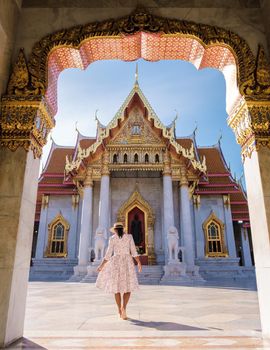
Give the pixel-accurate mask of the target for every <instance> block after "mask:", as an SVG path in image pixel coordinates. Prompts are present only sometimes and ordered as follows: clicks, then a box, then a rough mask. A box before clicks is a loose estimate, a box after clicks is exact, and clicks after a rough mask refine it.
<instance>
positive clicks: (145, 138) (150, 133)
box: [109, 107, 163, 145]
mask: <svg viewBox="0 0 270 350" xmlns="http://www.w3.org/2000/svg"><path fill="white" fill-rule="evenodd" d="M134 143H135V144H161V143H162V144H163V141H162V140H161V139H160V138H159V137H158V136H157V134H156V133H155V132H154V130H153V129H152V127H151V126H150V124H149V122H147V121H146V120H145V118H144V116H143V112H142V110H141V109H140V108H138V107H134V108H133V109H132V110H131V111H130V113H129V116H128V118H127V120H126V121H125V122H124V125H123V126H122V127H121V129H120V130H119V131H118V133H117V134H116V135H115V136H114V138H113V139H112V140H111V142H110V143H109V144H110V145H127V144H134Z"/></svg>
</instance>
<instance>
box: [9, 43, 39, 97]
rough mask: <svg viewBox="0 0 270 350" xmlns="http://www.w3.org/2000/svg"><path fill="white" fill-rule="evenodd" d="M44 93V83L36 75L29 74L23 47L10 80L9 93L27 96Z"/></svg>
mask: <svg viewBox="0 0 270 350" xmlns="http://www.w3.org/2000/svg"><path fill="white" fill-rule="evenodd" d="M44 93H45V89H44V85H43V84H42V83H41V82H39V81H38V79H37V78H36V77H35V76H31V74H29V70H28V65H27V61H26V58H25V54H24V49H23V48H21V49H20V51H19V54H18V58H17V61H16V63H15V65H14V67H13V70H12V73H11V76H10V79H9V82H8V87H7V94H8V95H17V96H25V95H42V94H44Z"/></svg>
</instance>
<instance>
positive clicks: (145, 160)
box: [144, 153, 149, 163]
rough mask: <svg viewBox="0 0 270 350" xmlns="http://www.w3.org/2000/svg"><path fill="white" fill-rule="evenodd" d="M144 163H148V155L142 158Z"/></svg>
mask: <svg viewBox="0 0 270 350" xmlns="http://www.w3.org/2000/svg"><path fill="white" fill-rule="evenodd" d="M144 162H145V163H149V155H148V154H147V153H146V154H145V156H144Z"/></svg>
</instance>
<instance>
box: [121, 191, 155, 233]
mask: <svg viewBox="0 0 270 350" xmlns="http://www.w3.org/2000/svg"><path fill="white" fill-rule="evenodd" d="M136 206H137V207H138V208H139V209H141V210H142V211H143V212H144V213H145V214H146V215H147V224H148V225H154V222H155V215H154V213H153V209H152V208H151V206H150V205H149V203H148V202H147V201H146V200H145V199H144V198H143V197H142V195H141V194H140V192H139V191H138V189H136V190H135V191H134V192H133V193H132V195H131V196H130V197H129V198H128V200H127V201H126V202H124V203H123V204H122V206H121V207H120V208H119V210H118V213H117V221H121V222H123V223H124V226H126V225H127V214H128V213H129V212H130V210H132V209H133V208H135V207H136ZM126 228H127V227H126Z"/></svg>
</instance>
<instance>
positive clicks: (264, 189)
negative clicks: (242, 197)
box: [244, 147, 270, 337]
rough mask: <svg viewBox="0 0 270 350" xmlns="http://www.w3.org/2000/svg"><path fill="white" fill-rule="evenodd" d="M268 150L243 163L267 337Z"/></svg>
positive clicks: (269, 262) (269, 322) (269, 275)
mask: <svg viewBox="0 0 270 350" xmlns="http://www.w3.org/2000/svg"><path fill="white" fill-rule="evenodd" d="M269 169H270V150H269V148H266V147H261V149H260V150H259V151H258V152H257V151H255V150H254V151H253V153H252V155H251V157H250V158H246V159H245V162H244V171H245V178H246V185H247V195H248V207H249V215H250V224H251V234H252V243H253V252H254V259H255V267H256V279H257V287H258V300H259V306H260V316H261V325H262V333H263V335H264V336H265V337H270V298H269V295H270V283H269V279H270V175H269V174H270V173H269Z"/></svg>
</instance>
